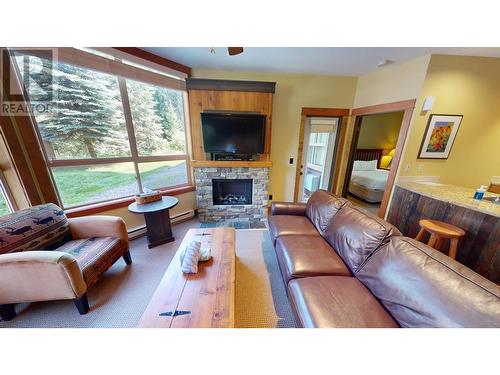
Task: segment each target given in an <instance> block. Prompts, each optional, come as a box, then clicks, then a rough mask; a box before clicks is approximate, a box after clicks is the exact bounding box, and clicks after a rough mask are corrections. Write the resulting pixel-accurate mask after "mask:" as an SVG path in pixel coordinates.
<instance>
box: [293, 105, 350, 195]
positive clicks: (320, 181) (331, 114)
mask: <svg viewBox="0 0 500 375" xmlns="http://www.w3.org/2000/svg"><path fill="white" fill-rule="evenodd" d="M348 115H349V110H348V109H338V108H302V120H301V124H300V131H299V146H298V151H297V166H296V176H295V190H294V200H295V202H305V201H307V200H308V199H309V197H310V196H311V194H312V193H313V192H314V191H316V190H318V189H325V190H329V191H331V190H332V187H333V186H336V185H335V184H336V182H337V179H338V170H339V162H340V160H339V158H338V157H337V155H340V152H339V148H341V147H342V145H343V142H344V138H345V127H344V126H343V124H344V123H347V121H346V119H347V116H348Z"/></svg>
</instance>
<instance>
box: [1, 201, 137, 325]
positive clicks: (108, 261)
mask: <svg viewBox="0 0 500 375" xmlns="http://www.w3.org/2000/svg"><path fill="white" fill-rule="evenodd" d="M120 257H123V259H124V260H125V262H126V263H127V264H131V263H132V259H131V257H130V252H129V241H128V234H127V229H126V227H125V223H124V222H123V220H122V219H121V218H119V217H113V216H87V217H79V218H71V219H68V218H67V217H66V215H65V214H64V211H62V210H61V209H60V208H59V207H58V206H56V205H55V204H52V203H49V204H44V205H40V206H35V207H31V208H28V209H25V210H22V211H18V212H15V213H12V214H9V215H6V216H4V217H1V218H0V316H1V318H2V319H3V320H11V319H13V318H14V317H15V315H16V311H15V307H14V304H15V303H22V302H35V301H49V300H60V299H72V300H73V301H74V303H75V305H76V307H77V308H78V311H79V313H80V314H82V315H83V314H86V313H87V312H88V311H89V304H88V299H87V290H88V289H89V288H91V287H92V286H93V285H94V284H95V283H96V282H97V280H99V278H100V277H101V276H102V274H103V273H104V272H105V271H106V270H108V269H109V268H110V267H111V266H112V265H113V264H114V263H115V262H116V261H117V260H118V259H119V258H120Z"/></svg>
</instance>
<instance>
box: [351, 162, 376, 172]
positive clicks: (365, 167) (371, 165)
mask: <svg viewBox="0 0 500 375" xmlns="http://www.w3.org/2000/svg"><path fill="white" fill-rule="evenodd" d="M376 169H377V160H370V161H365V160H354V164H353V166H352V170H353V171H374V170H376Z"/></svg>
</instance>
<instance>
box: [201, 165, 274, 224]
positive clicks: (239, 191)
mask: <svg viewBox="0 0 500 375" xmlns="http://www.w3.org/2000/svg"><path fill="white" fill-rule="evenodd" d="M194 182H195V185H196V206H197V208H198V218H199V219H200V221H201V222H202V223H212V222H218V223H222V222H225V223H227V224H228V225H229V226H231V224H232V223H236V222H238V223H249V224H252V225H253V224H254V223H265V222H266V220H267V203H268V200H267V199H268V195H267V194H268V192H267V185H268V183H269V168H267V167H263V168H253V167H252V168H249V167H195V168H194Z"/></svg>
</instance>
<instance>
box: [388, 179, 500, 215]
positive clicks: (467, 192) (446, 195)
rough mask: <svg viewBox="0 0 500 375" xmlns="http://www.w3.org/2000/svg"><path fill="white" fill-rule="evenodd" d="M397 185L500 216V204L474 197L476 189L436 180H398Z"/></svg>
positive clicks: (490, 194)
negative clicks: (440, 182)
mask: <svg viewBox="0 0 500 375" xmlns="http://www.w3.org/2000/svg"><path fill="white" fill-rule="evenodd" d="M396 185H397V186H399V187H401V188H403V189H406V190H410V191H413V192H415V193H418V194H420V195H424V196H426V197H430V198H434V199H437V200H440V201H443V202H448V203H452V204H455V205H457V206H461V207H465V208H469V209H471V210H476V211H480V212H483V213H485V214H489V215H492V216H496V217H500V204H498V203H493V202H491V201H487V200H476V199H473V198H472V197H473V196H474V193H475V191H476V190H475V189H470V188H465V187H461V186H455V185H446V184H438V183H435V182H397V183H396ZM484 197H498V194H493V193H488V192H486V193H484Z"/></svg>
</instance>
